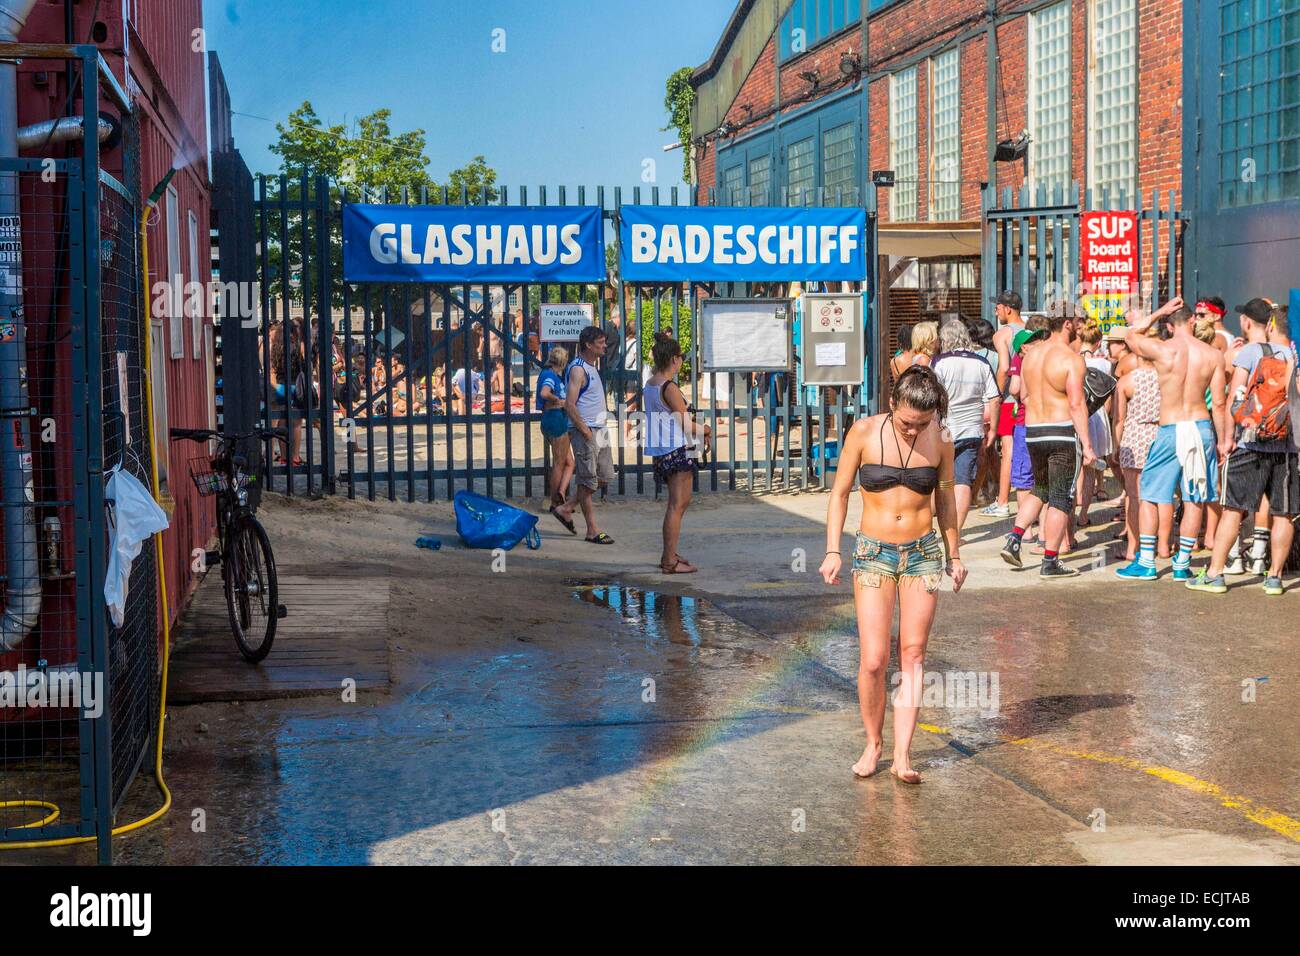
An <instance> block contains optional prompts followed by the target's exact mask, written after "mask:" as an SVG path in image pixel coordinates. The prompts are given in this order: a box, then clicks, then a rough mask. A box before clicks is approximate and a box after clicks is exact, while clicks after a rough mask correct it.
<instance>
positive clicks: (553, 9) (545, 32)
mask: <svg viewBox="0 0 1300 956" xmlns="http://www.w3.org/2000/svg"><path fill="white" fill-rule="evenodd" d="M733 7H734V0H653V2H638V0H533V2H529V0H459V2H458V0H405V2H397V0H365V2H362V3H357V2H355V0H352V2H345V0H313V2H311V3H301V2H291V0H209V2H207V3H206V4H205V8H206V16H207V32H208V45H209V48H210V49H213V50H216V51H217V54H218V55H219V56H220V58H221V62H222V66H223V68H224V69H225V72H226V80H227V82H228V84H229V86H230V97H231V105H232V108H233V109H234V110H235V111H236V114H237V115H236V116H235V117H234V136H235V145H236V146H237V147H238V148H239V149H240V150H241V152H242V153H243V155H244V158H245V160H246V161H247V162H248V165H249V168H250V169H252V170H253V172H254V173H258V172H274V171H276V170H277V169H278V167H279V157H278V156H276V155H274V154H273V153H271V152H269V151H268V149H267V147H268V146H269V145H270V144H271V143H273V142H274V141H275V139H276V134H275V125H274V123H273V122H267V121H266V120H264V119H255V118H253V117H268V118H270V119H271V120H283V119H284V118H285V117H286V116H287V115H288V113H289V112H290V111H291V110H293V109H294V108H296V107H297V106H299V105H300V104H301V103H302V101H303V100H311V102H312V105H313V106H314V107H315V109H316V112H317V113H318V114H319V115H320V116H321V118H322V119H323V120H324V121H325V122H327V123H337V122H344V121H345V120H346V121H348V122H350V121H351V120H353V119H354V118H355V117H357V116H361V115H364V114H365V113H368V112H370V111H372V110H374V109H377V108H379V107H389V108H391V109H392V111H393V116H392V118H391V123H392V125H393V128H394V130H396V131H398V132H400V131H403V130H407V129H412V128H415V127H420V128H423V129H424V130H425V131H426V135H427V140H428V149H427V150H426V155H428V157H429V159H430V161H431V162H430V164H429V171H430V173H431V175H432V176H433V177H434V179H436V180H438V181H440V182H441V181H444V180H445V177H446V174H447V172H448V171H449V170H451V169H454V168H456V167H457V166H460V165H463V164H464V163H465V162H467V161H468V160H469V159H471V158H472V157H473V156H475V155H476V154H479V153H482V154H483V155H485V156H486V157H487V159H488V162H489V163H490V164H491V165H493V166H494V167H495V168H496V170H497V172H498V174H499V182H501V183H504V184H505V185H508V186H512V187H513V186H515V185H517V184H521V183H522V184H524V185H527V186H528V187H529V191H530V193H534V190H535V188H536V186H538V185H539V184H546V185H547V186H548V187H553V186H556V185H560V184H564V185H566V186H569V187H570V188H572V187H574V186H577V185H578V184H580V183H581V184H585V185H588V186H595V185H598V184H599V185H606V186H614V185H621V186H624V187H627V186H632V185H636V184H640V183H641V170H642V161H643V160H644V159H645V158H647V157H650V158H653V159H654V160H655V161H656V163H657V169H656V172H657V178H658V185H660V186H672V185H676V184H680V183H681V152H680V151H674V152H670V153H664V152H663V151H662V147H663V145H664V144H665V143H670V142H672V141H673V140H674V139H675V138H676V134H675V133H674V132H672V131H669V132H662V131H661V127H663V126H665V125H667V122H668V119H667V116H666V114H665V112H664V109H663V98H664V80H665V79H666V78H667V76H668V74H669V73H671V72H672V71H673V70H675V69H677V68H678V67H681V66H697V65H699V64H700V63H702V62H703V61H704V59H705V58H706V57H707V56H708V55H709V53H711V52H712V50H713V47H714V44H715V43H716V42H717V39H718V37H719V35H720V34H721V33H722V29H723V27H724V26H725V25H726V22H727V17H728V16H729V15H730V13H731V10H732V9H733ZM495 30H503V31H505V32H504V40H505V52H501V53H494V52H493V51H492V43H493V37H494V33H493V31H495ZM498 36H500V35H499V34H498ZM241 113H242V114H251V116H250V115H238V114H241ZM534 195H535V193H534ZM530 198H531V197H530ZM548 198H551V197H549V196H548ZM593 199H594V196H589V197H588V201H592V200H593ZM665 199H666V197H665ZM551 201H554V199H553V198H551ZM568 201H569V202H573V201H575V197H574V195H573V194H570V195H569V197H568Z"/></svg>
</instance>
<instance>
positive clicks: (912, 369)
mask: <svg viewBox="0 0 1300 956" xmlns="http://www.w3.org/2000/svg"><path fill="white" fill-rule="evenodd" d="M890 399H891V400H892V402H893V405H894V407H895V408H898V407H899V406H900V405H906V406H908V407H909V408H914V409H916V410H917V411H918V412H937V413H938V414H939V417H940V418H941V419H942V418H947V417H948V392H947V390H946V389H944V387H943V385H942V384H941V383H940V382H939V376H937V375H935V374H934V370H933V369H932V368H930V366H928V365H911V366H909V367H907V368H906V369H904V370H903V374H902V375H900V376H898V381H897V382H895V383H894V391H893V392H892V393H891V395H890Z"/></svg>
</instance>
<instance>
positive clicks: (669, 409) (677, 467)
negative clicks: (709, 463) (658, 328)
mask: <svg viewBox="0 0 1300 956" xmlns="http://www.w3.org/2000/svg"><path fill="white" fill-rule="evenodd" d="M650 354H651V357H652V358H653V360H654V374H653V375H651V376H650V378H649V379H648V380H647V381H646V383H645V386H644V388H643V389H642V395H641V409H642V411H643V412H644V413H645V429H644V432H643V439H642V440H643V441H644V442H645V453H646V454H647V455H651V456H652V457H653V458H654V474H655V480H656V481H661V482H663V483H664V484H665V485H667V486H668V506H667V509H666V510H665V512H664V550H663V554H662V555H661V556H660V558H659V569H660V570H661V571H663V572H664V574H690V573H691V572H693V571H698V570H699V569H698V568H696V567H695V566H694V565H692V564H691V563H690V562H689V561H687V560H686V559H685V558H683V557H682V556H681V555H680V554H678V553H677V539H678V537H679V536H680V535H681V530H682V517H683V516H684V515H685V514H686V509H687V508H688V507H689V506H690V503H691V487H692V485H693V484H694V482H695V473H696V472H697V471H699V451H698V450H697V446H696V438H697V437H698V438H701V439H702V440H703V442H704V447H705V448H706V449H707V448H708V447H709V442H710V438H711V433H710V430H709V427H708V426H707V425H697V424H696V423H695V422H694V421H693V420H692V419H691V417H690V412H689V411H688V410H687V408H686V398H685V396H684V395H682V390H681V388H680V387H678V385H677V374H678V372H680V371H681V368H682V361H683V356H682V347H681V346H680V345H679V344H678V343H677V342H676V340H674V339H673V337H672V336H671V335H669V334H668V333H667V332H659V333H657V334H656V335H655V344H654V347H653V348H652V349H651V353H650Z"/></svg>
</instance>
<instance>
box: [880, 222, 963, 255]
mask: <svg viewBox="0 0 1300 956" xmlns="http://www.w3.org/2000/svg"><path fill="white" fill-rule="evenodd" d="M980 251H981V249H980V226H979V223H978V222H899V223H894V222H887V223H881V225H880V254H881V255H885V256H902V257H905V258H909V259H932V258H936V257H958V256H978V255H979V254H980Z"/></svg>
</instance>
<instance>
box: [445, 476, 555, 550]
mask: <svg viewBox="0 0 1300 956" xmlns="http://www.w3.org/2000/svg"><path fill="white" fill-rule="evenodd" d="M452 507H453V508H454V510H455V512H456V533H457V534H459V535H460V540H461V541H463V542H465V547H467V548H491V549H495V548H502V549H504V550H506V551H509V550H510V549H511V548H513V547H514V546H515V545H517V544H518V543H519V542H520V541H523V542H525V543H526V544H527V545H528V547H529V548H530V549H531V550H533V551H536V550H537V549H538V548H540V547H541V546H542V536H541V534H540V533H539V532H538V530H537V516H536V515H532V514H529V513H528V512H527V511H522V510H520V509H519V508H516V507H515V506H514V505H508V504H506V503H505V502H504V501H497V500H496V499H495V498H489V497H488V496H487V495H480V494H475V493H474V492H472V491H465V490H463V489H462V490H461V491H458V492H456V497H455V499H454V500H453V501H452Z"/></svg>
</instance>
